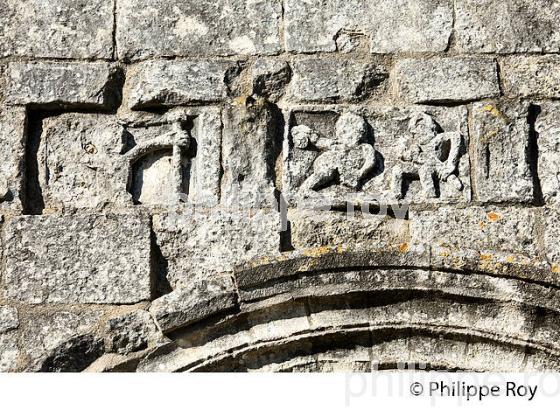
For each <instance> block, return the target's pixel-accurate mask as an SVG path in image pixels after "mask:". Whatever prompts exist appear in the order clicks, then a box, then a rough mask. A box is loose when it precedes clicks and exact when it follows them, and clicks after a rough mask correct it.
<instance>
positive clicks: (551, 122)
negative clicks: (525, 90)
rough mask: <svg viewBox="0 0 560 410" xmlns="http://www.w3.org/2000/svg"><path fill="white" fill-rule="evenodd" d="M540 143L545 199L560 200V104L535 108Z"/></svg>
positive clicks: (539, 169)
mask: <svg viewBox="0 0 560 410" xmlns="http://www.w3.org/2000/svg"><path fill="white" fill-rule="evenodd" d="M533 109H534V110H536V111H535V113H536V114H538V116H537V117H536V118H535V124H534V127H535V132H536V140H537V144H538V166H537V170H536V171H537V172H538V182H539V184H540V191H541V194H542V196H543V200H544V201H546V202H553V203H559V202H560V104H558V103H546V104H543V105H542V106H536V107H534V108H533Z"/></svg>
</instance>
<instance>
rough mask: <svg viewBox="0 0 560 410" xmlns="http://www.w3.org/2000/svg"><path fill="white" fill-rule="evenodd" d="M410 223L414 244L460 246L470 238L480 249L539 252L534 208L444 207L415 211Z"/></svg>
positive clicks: (445, 246)
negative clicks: (435, 209)
mask: <svg viewBox="0 0 560 410" xmlns="http://www.w3.org/2000/svg"><path fill="white" fill-rule="evenodd" d="M410 224H411V226H410V231H411V236H412V242H413V244H426V243H428V244H433V245H436V246H441V247H444V248H451V249H453V248H456V249H461V248H462V247H463V246H464V241H465V238H468V239H469V249H473V250H477V251H490V252H493V251H503V252H511V253H519V254H527V255H535V254H536V252H537V243H536V242H537V241H536V239H535V238H536V229H537V226H536V215H535V212H534V211H533V210H531V209H513V208H509V209H508V208H504V209H501V208H492V207H488V208H483V207H475V206H473V207H469V208H466V209H453V208H448V207H444V208H439V209H438V210H437V211H412V212H411V215H410Z"/></svg>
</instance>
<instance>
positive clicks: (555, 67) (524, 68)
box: [500, 56, 560, 98]
mask: <svg viewBox="0 0 560 410" xmlns="http://www.w3.org/2000/svg"><path fill="white" fill-rule="evenodd" d="M500 73H501V77H502V80H503V84H504V92H505V94H506V95H507V96H509V97H513V98H515V97H543V98H559V97H560V58H559V57H558V56H514V57H507V58H505V59H504V60H503V61H502V63H501V64H500Z"/></svg>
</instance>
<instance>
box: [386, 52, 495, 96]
mask: <svg viewBox="0 0 560 410" xmlns="http://www.w3.org/2000/svg"><path fill="white" fill-rule="evenodd" d="M395 76H396V81H397V89H398V91H397V92H398V94H399V95H400V96H401V97H402V98H403V99H404V100H406V101H409V102H413V103H429V102H447V103H452V102H458V101H470V100H478V99H482V98H488V97H497V96H499V95H500V88H499V85H498V74H497V65H496V62H495V61H494V60H492V59H485V58H471V57H453V58H434V59H429V60H425V59H405V60H400V61H398V62H397V64H396V66H395Z"/></svg>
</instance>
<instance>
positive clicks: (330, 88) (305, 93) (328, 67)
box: [290, 58, 389, 102]
mask: <svg viewBox="0 0 560 410" xmlns="http://www.w3.org/2000/svg"><path fill="white" fill-rule="evenodd" d="M292 67H293V78H292V82H291V84H290V91H291V98H292V99H294V100H297V101H300V102H321V101H353V100H360V99H363V98H365V97H367V96H369V95H370V94H372V93H374V92H377V93H378V94H379V93H380V92H382V91H383V90H384V85H385V81H386V80H387V78H388V76H389V75H388V73H387V70H386V69H385V67H383V65H381V64H375V63H372V62H367V61H359V60H358V61H356V60H340V59H319V58H309V59H305V60H296V61H294V62H293V63H292Z"/></svg>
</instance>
